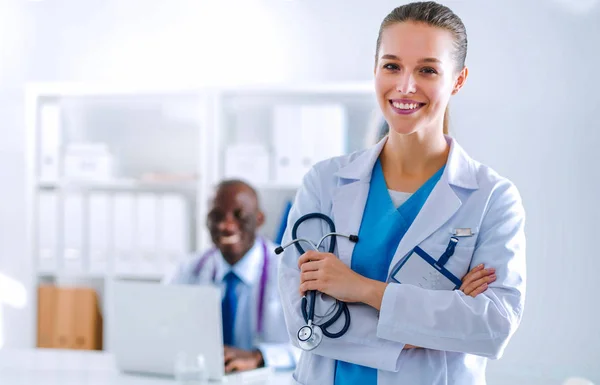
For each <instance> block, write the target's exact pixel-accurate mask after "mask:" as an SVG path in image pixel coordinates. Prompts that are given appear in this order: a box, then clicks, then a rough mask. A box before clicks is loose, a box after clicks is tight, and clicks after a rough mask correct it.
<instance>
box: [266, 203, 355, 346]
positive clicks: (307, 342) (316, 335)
mask: <svg viewBox="0 0 600 385" xmlns="http://www.w3.org/2000/svg"><path fill="white" fill-rule="evenodd" d="M312 218H318V219H322V220H324V221H325V222H327V224H328V225H329V230H330V231H331V232H330V233H328V234H325V235H323V237H321V239H320V240H319V242H318V243H317V244H316V245H315V244H313V243H312V242H311V241H310V240H308V239H305V238H298V237H297V233H298V226H300V224H301V223H302V222H304V221H306V220H308V219H312ZM335 236H341V237H344V238H348V239H349V240H350V241H351V242H354V243H356V242H358V235H352V234H351V235H345V234H339V233H336V232H335V224H334V223H333V221H332V220H331V218H329V217H328V216H327V215H325V214H321V213H311V214H306V215H304V216H302V217H300V218H299V219H298V220H297V221H296V223H294V227H293V228H292V241H291V242H290V243H288V244H287V245H283V246H279V247H278V248H276V249H275V253H276V254H281V253H282V252H283V250H284V249H286V248H287V247H288V246H290V245H295V246H296V249H297V250H298V252H299V253H300V255H302V254H304V253H305V251H304V249H303V248H302V246H300V244H299V243H300V242H306V243H308V244H309V245H310V246H311V247H312V248H313V249H314V250H316V251H319V247H321V244H322V243H323V241H324V240H325V239H326V238H328V237H333V239H332V240H331V242H330V243H329V250H328V252H329V253H332V254H333V252H334V251H335V242H336V238H335ZM308 295H309V296H310V307H309V309H308V310H307V309H306V305H307V302H308V300H307V298H306V295H304V297H302V305H301V310H302V316H303V317H304V321H305V322H306V325H304V326H302V327H301V328H300V329H299V330H298V335H297V338H298V345H299V346H300V348H302V349H303V350H306V351H309V350H313V349H315V348H316V347H317V346H319V344H320V343H321V341H322V340H323V336H325V337H329V338H340V337H341V336H343V335H344V334H346V332H347V331H348V328H349V327H350V311H349V310H348V305H346V303H344V302H342V301H339V300H336V301H335V304H336V307H337V311H336V312H335V314H334V315H333V316H332V317H331V318H330V319H329V320H328V321H326V322H324V323H322V324H320V325H316V324H315V323H314V316H315V302H316V291H315V290H311V291H310V292H309V293H308ZM342 313H344V315H345V320H344V327H343V328H342V330H340V331H339V332H337V333H331V332H329V331H327V328H328V327H329V326H331V325H333V324H334V323H335V322H336V321H337V320H338V319H339V318H340V317H341V315H342Z"/></svg>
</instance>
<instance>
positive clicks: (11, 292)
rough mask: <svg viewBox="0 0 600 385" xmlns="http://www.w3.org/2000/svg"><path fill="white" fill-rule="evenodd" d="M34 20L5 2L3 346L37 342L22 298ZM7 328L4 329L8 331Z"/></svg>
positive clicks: (0, 41) (1, 63) (0, 231)
mask: <svg viewBox="0 0 600 385" xmlns="http://www.w3.org/2000/svg"><path fill="white" fill-rule="evenodd" d="M27 32H28V19H27V15H26V13H25V9H24V6H23V4H22V2H20V1H12V0H2V1H0V183H1V185H2V192H1V193H0V347H1V346H2V345H3V344H5V345H7V346H11V345H23V344H25V343H28V342H29V341H30V340H31V337H30V336H29V335H30V334H31V333H30V332H31V330H30V329H28V328H26V327H23V323H25V325H28V317H27V315H28V313H27V311H26V310H27V308H24V307H23V305H24V304H23V302H22V301H21V300H20V299H19V296H20V295H21V293H20V290H21V289H23V288H24V287H25V286H28V285H29V282H30V277H29V274H28V271H30V270H31V263H30V261H29V260H28V259H27V258H26V252H25V244H26V235H25V197H24V191H25V189H24V186H25V158H24V143H25V132H24V129H23V116H24V112H23V97H22V84H23V82H24V80H25V76H26V75H25V74H26V68H25V55H26V50H25V47H26V41H27V39H28V35H27ZM3 330H4V333H2V331H3Z"/></svg>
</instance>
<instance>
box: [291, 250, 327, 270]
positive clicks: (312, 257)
mask: <svg viewBox="0 0 600 385" xmlns="http://www.w3.org/2000/svg"><path fill="white" fill-rule="evenodd" d="M325 256H326V254H325V253H320V252H318V251H314V250H310V251H307V252H306V253H304V254H302V255H301V256H300V258H298V267H299V268H301V267H302V265H304V264H305V263H307V262H309V261H320V260H322V259H324V258H325Z"/></svg>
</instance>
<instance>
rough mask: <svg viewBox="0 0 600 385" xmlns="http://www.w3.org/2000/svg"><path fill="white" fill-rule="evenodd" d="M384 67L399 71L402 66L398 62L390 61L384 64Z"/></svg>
mask: <svg viewBox="0 0 600 385" xmlns="http://www.w3.org/2000/svg"><path fill="white" fill-rule="evenodd" d="M383 68H384V69H386V70H391V71H397V70H399V69H400V67H399V66H398V64H394V63H388V64H384V65H383Z"/></svg>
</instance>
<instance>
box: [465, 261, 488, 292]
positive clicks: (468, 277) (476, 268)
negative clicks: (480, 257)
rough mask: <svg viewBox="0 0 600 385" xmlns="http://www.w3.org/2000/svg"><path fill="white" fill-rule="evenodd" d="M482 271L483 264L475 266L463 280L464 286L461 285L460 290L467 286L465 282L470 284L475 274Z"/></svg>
mask: <svg viewBox="0 0 600 385" xmlns="http://www.w3.org/2000/svg"><path fill="white" fill-rule="evenodd" d="M481 270H483V263H482V264H479V265H477V266H475V267H474V268H473V269H471V271H469V272H468V273H467V275H465V276H464V277H463V279H462V282H463V284H462V285H461V287H460V289H461V290H462V289H463V286H465V282H468V283H470V282H471V281H472V277H473V274H475V273H477V272H479V271H481Z"/></svg>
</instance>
